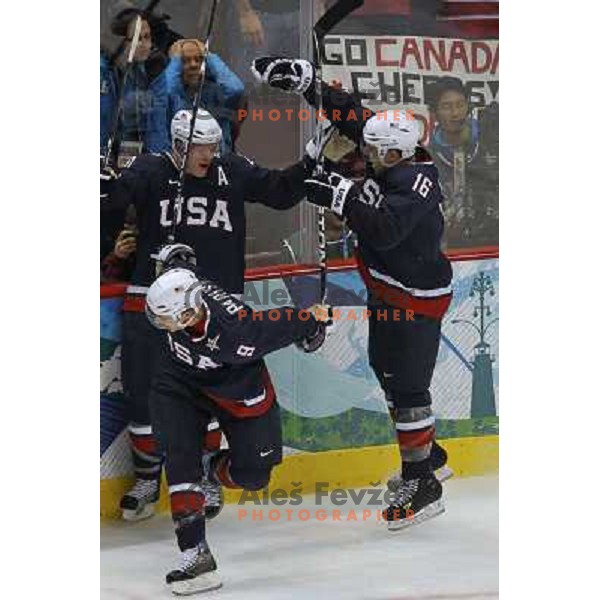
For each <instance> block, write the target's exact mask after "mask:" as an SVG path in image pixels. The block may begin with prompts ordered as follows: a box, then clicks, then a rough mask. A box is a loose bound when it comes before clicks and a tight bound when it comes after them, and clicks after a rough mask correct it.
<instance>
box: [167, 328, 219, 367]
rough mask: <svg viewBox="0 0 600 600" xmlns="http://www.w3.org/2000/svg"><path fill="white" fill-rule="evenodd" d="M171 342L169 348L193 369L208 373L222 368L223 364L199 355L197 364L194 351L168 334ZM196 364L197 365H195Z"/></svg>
mask: <svg viewBox="0 0 600 600" xmlns="http://www.w3.org/2000/svg"><path fill="white" fill-rule="evenodd" d="M167 337H168V340H169V348H170V350H171V352H172V353H173V354H174V355H175V356H176V357H177V358H178V359H179V360H180V361H182V362H184V363H186V364H188V365H190V366H191V367H196V368H197V369H200V370H202V371H208V370H209V369H218V368H219V367H221V366H222V365H221V363H217V362H215V361H214V360H212V358H210V357H209V356H204V355H202V354H197V358H198V361H197V362H195V359H194V355H193V353H192V351H191V350H190V349H189V348H188V347H187V346H184V345H183V344H180V343H179V342H176V341H175V340H173V338H172V337H171V334H170V333H169V334H167ZM194 363H195V364H194Z"/></svg>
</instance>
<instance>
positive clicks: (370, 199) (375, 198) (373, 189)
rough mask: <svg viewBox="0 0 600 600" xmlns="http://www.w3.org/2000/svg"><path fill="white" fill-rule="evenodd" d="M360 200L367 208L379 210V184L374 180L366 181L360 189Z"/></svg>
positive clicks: (380, 198) (380, 199) (380, 200)
mask: <svg viewBox="0 0 600 600" xmlns="http://www.w3.org/2000/svg"><path fill="white" fill-rule="evenodd" d="M360 200H361V201H362V202H364V203H365V204H366V205H368V206H372V207H373V208H379V206H380V205H381V202H382V200H383V194H382V193H381V188H380V187H379V184H378V183H377V182H376V181H375V180H374V179H367V180H366V181H365V182H364V184H363V187H362V190H361V194H360Z"/></svg>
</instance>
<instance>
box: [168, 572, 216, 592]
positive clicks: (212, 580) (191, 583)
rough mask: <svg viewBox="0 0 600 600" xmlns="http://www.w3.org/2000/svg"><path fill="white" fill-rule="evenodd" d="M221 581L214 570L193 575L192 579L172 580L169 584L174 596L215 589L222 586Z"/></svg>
mask: <svg viewBox="0 0 600 600" xmlns="http://www.w3.org/2000/svg"><path fill="white" fill-rule="evenodd" d="M222 585H223V582H222V581H221V578H220V577H219V574H218V573H217V572H216V571H211V572H209V573H204V575H199V576H198V577H194V579H187V580H185V581H174V582H173V583H170V584H169V587H170V588H171V591H172V592H173V594H175V596H190V595H191V594H198V593H200V592H210V591H211V590H217V589H219V588H220V587H222Z"/></svg>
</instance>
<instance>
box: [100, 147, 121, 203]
mask: <svg viewBox="0 0 600 600" xmlns="http://www.w3.org/2000/svg"><path fill="white" fill-rule="evenodd" d="M104 162H105V161H104V157H103V156H101V157H100V199H102V198H106V197H107V196H108V193H109V186H110V182H111V181H114V180H115V179H117V178H118V177H119V175H118V173H117V172H116V171H115V170H114V169H113V168H112V167H109V166H108V165H104ZM103 165H104V166H103Z"/></svg>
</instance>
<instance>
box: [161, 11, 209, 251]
mask: <svg viewBox="0 0 600 600" xmlns="http://www.w3.org/2000/svg"><path fill="white" fill-rule="evenodd" d="M218 4H219V0H213V3H212V9H211V13H210V19H209V21H208V30H207V32H206V37H205V38H204V39H205V42H204V55H203V56H202V64H201V65H200V78H199V80H198V87H197V88H196V93H195V94H194V101H193V103H192V120H191V122H190V132H189V134H188V139H187V144H186V147H185V150H184V153H183V160H182V161H181V166H180V167H179V181H178V183H177V195H176V196H175V203H174V205H173V223H172V224H171V231H170V232H169V237H168V243H169V244H173V243H174V242H175V233H176V231H177V215H179V214H181V210H182V206H183V184H184V181H185V168H186V165H187V162H188V158H189V155H190V148H191V146H192V139H193V137H194V127H195V125H196V113H197V112H198V107H199V106H200V96H202V88H203V87H204V79H205V75H206V58H207V57H208V52H209V47H210V36H211V35H212V30H213V26H214V24H215V15H216V14H217V5H218Z"/></svg>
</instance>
